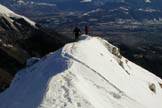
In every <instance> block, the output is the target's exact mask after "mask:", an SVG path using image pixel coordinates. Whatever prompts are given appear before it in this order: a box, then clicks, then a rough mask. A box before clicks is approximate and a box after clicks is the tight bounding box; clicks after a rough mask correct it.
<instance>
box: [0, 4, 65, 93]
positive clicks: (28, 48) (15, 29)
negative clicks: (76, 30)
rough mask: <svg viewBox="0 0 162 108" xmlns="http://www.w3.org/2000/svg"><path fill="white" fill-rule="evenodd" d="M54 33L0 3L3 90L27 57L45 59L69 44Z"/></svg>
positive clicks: (0, 86) (0, 75) (0, 73)
mask: <svg viewBox="0 0 162 108" xmlns="http://www.w3.org/2000/svg"><path fill="white" fill-rule="evenodd" d="M51 34H52V35H51ZM51 34H50V32H49V31H48V32H47V31H46V29H44V28H42V27H40V26H39V25H37V24H36V23H35V22H33V21H31V20H29V19H28V18H26V17H24V16H21V15H18V14H16V13H14V12H13V11H11V10H9V9H8V8H6V7H5V6H3V5H1V4H0V58H1V60H0V91H1V90H3V89H4V88H6V87H7V86H8V85H9V84H10V81H11V80H12V77H13V76H14V75H15V73H16V72H17V71H18V70H19V69H20V68H22V67H23V66H24V64H25V63H26V60H27V59H28V58H30V57H32V56H38V57H41V56H44V55H45V54H47V53H49V52H51V51H54V50H56V49H58V48H60V47H62V46H63V45H64V44H65V43H66V42H67V38H66V37H63V36H62V35H59V34H58V33H57V32H55V31H53V32H52V33H51Z"/></svg>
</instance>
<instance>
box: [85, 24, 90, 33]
mask: <svg viewBox="0 0 162 108" xmlns="http://www.w3.org/2000/svg"><path fill="white" fill-rule="evenodd" d="M84 31H85V34H86V35H87V34H88V33H89V27H88V25H86V26H85V28H84Z"/></svg>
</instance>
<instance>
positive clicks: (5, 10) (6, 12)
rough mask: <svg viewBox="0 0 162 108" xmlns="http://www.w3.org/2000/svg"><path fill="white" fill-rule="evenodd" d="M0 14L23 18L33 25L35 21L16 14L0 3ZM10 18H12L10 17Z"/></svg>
mask: <svg viewBox="0 0 162 108" xmlns="http://www.w3.org/2000/svg"><path fill="white" fill-rule="evenodd" d="M0 16H7V17H9V18H23V19H24V20H26V21H27V22H28V23H29V24H31V25H32V26H34V27H35V22H33V21H31V20H30V19H28V18H26V17H25V16H21V15H18V14H16V13H14V12H13V11H11V10H10V9H8V8H7V7H5V6H3V5H1V4H0ZM11 20H12V19H11Z"/></svg>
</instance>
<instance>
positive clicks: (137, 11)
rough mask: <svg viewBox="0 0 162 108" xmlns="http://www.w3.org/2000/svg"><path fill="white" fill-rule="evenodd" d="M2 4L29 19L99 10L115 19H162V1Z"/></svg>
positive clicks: (18, 0)
mask: <svg viewBox="0 0 162 108" xmlns="http://www.w3.org/2000/svg"><path fill="white" fill-rule="evenodd" d="M0 3H1V4H4V5H6V6H7V7H9V8H11V9H12V10H14V11H16V12H18V13H20V14H23V15H26V16H28V17H35V16H37V15H41V16H45V15H51V14H56V13H58V12H71V11H73V12H77V13H78V12H88V11H92V10H95V9H98V8H99V9H103V10H105V12H104V16H105V15H113V17H114V18H122V17H127V19H129V18H133V19H135V20H136V19H137V20H139V19H140V20H144V19H159V18H162V7H161V4H162V1H161V0H5V1H4V0H0ZM112 9H114V11H112ZM109 11H111V12H109ZM121 13H122V14H121Z"/></svg>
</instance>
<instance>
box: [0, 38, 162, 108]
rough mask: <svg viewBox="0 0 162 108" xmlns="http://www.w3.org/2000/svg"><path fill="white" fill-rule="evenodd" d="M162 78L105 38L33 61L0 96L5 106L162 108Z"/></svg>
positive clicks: (82, 42)
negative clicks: (127, 55)
mask: <svg viewBox="0 0 162 108" xmlns="http://www.w3.org/2000/svg"><path fill="white" fill-rule="evenodd" d="M161 83H162V80H161V79H160V78H158V77H156V76H155V75H153V74H151V73H150V72H148V71H147V70H145V69H143V68H141V67H139V66H137V65H136V64H134V63H132V62H130V61H129V60H127V59H126V58H124V57H122V56H121V55H120V53H119V50H118V49H117V48H116V47H114V46H113V45H111V44H110V43H108V42H106V41H105V40H103V39H101V38H99V37H89V36H86V35H83V36H82V39H80V41H78V42H74V43H70V44H67V45H65V46H64V47H63V48H62V49H60V50H58V51H56V52H54V53H50V54H48V55H47V56H45V57H43V58H42V59H40V60H39V59H36V58H33V59H31V60H29V61H28V65H27V67H26V68H25V69H23V70H21V71H20V72H19V73H18V74H17V75H16V77H15V79H14V81H13V82H12V84H11V86H10V88H9V89H7V90H6V91H5V92H4V93H2V94H0V108H162V88H161Z"/></svg>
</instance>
